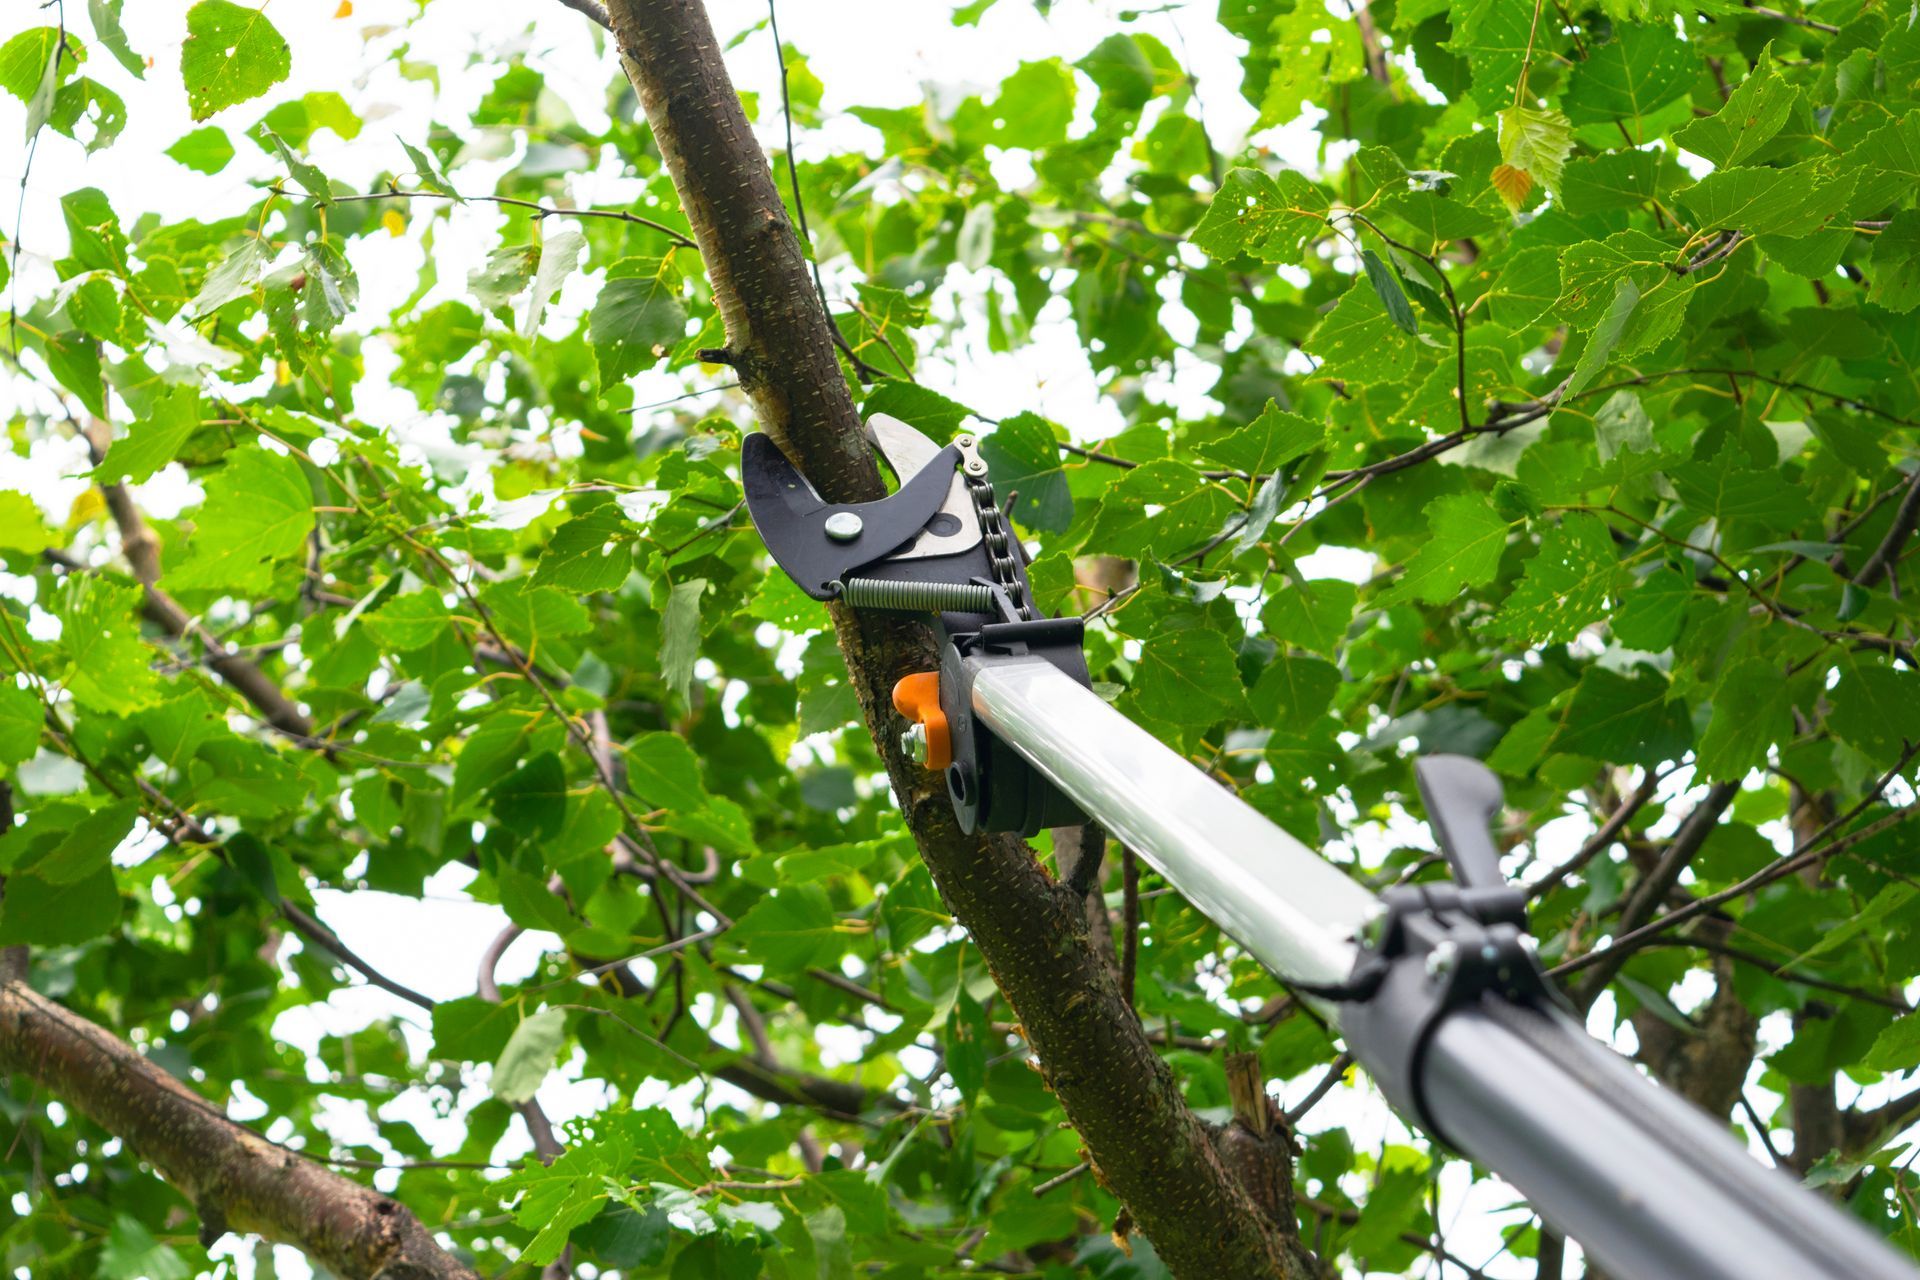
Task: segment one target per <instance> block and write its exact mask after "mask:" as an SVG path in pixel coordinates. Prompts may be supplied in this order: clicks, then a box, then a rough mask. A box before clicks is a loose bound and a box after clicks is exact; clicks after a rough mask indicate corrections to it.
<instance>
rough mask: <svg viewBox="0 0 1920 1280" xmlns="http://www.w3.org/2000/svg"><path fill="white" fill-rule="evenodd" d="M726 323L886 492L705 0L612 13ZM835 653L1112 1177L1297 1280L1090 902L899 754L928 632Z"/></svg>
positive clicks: (842, 491)
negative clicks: (1128, 991) (897, 712)
mask: <svg viewBox="0 0 1920 1280" xmlns="http://www.w3.org/2000/svg"><path fill="white" fill-rule="evenodd" d="M608 16H609V17H610V18H611V20H612V25H613V30H614V34H615V36H616V38H617V40H618V41H619V45H620V48H621V50H622V53H623V55H624V59H625V66H626V70H627V75H628V77H629V78H630V79H631V80H632V81H633V85H634V88H635V89H636V90H637V91H638V93H639V96H640V103H641V106H642V108H643V109H644V110H645V112H646V116H647V119H648V121H649V122H650V123H651V124H652V126H653V132H654V137H655V140H656V141H657V143H658V144H659V147H660V150H661V154H662V155H663V156H664V157H665V158H666V162H667V168H668V171H669V173H670V174H671V175H672V178H673V182H674V186H675V188H676V189H677V190H678V191H679V193H680V200H681V204H682V207H683V208H684V209H685V211H686V214H687V218H688V221H689V222H690V223H691V224H692V226H693V230H694V236H695V238H696V239H697V240H698V242H699V245H700V252H701V255H702V257H703V259H704V260H705V263H706V268H707V274H708V278H709V279H710V280H711V281H712V284H713V289H714V295H715V300H716V302H717V304H718V306H719V309H720V312H721V315H722V316H723V317H724V318H725V320H726V325H727V357H728V360H729V362H730V363H732V364H733V365H734V367H735V368H736V369H738V371H739V373H740V381H741V385H742V386H743V387H744V388H745V389H746V391H747V393H748V394H749V395H750V396H751V397H752V401H753V404H754V409H755V412H756V414H757V416H758V417H759V420H760V423H761V425H762V426H763V427H764V428H765V429H766V431H767V433H768V434H769V435H770V436H772V437H773V439H774V440H775V441H776V442H777V443H778V444H780V445H781V447H782V448H783V449H785V450H786V452H787V454H788V456H789V457H791V458H792V459H793V460H794V463H795V465H796V466H798V467H799V468H800V470H801V471H802V472H803V473H804V474H805V475H806V477H807V478H808V480H810V481H811V482H812V483H813V485H814V487H815V488H816V489H817V490H818V491H819V492H820V493H821V495H822V496H824V497H826V498H827V499H829V500H830V501H837V502H849V501H863V500H869V499H872V498H875V497H878V496H880V495H881V494H882V493H883V492H884V488H883V486H882V484H881V481H880V475H879V470H878V468H877V466H876V465H875V463H874V459H873V456H872V453H871V451H870V450H869V448H868V446H867V444H866V442H865V440H864V438H863V436H862V434H861V426H860V419H859V414H858V411H857V410H856V409H855V407H854V404H853V399H852V397H851V395H850V394H849V392H848V389H847V384H846V379H845V377H844V375H843V374H842V373H841V371H840V366H839V362H838V360H837V359H836V357H835V355H834V347H833V338H832V331H831V330H830V329H829V327H828V326H829V321H828V318H827V316H826V315H825V313H824V312H823V310H822V308H821V305H820V301H819V298H818V296H817V295H816V293H815V291H814V288H813V283H812V280H811V279H810V277H809V275H808V272H807V268H806V258H805V255H804V253H803V252H802V250H801V247H800V244H799V241H798V239H797V238H796V236H795V234H794V229H793V227H792V225H791V224H790V222H789V219H788V217H787V213H786V209H785V207H784V206H783V205H782V204H781V201H780V197H779V194H778V192H777V190H776V188H775V186H774V182H773V177H772V174H771V172H770V170H769V169H768V166H767V160H766V156H765V154H764V153H763V152H762V151H761V150H760V146H759V144H758V142H757V141H756V140H755V139H754V136H753V133H752V131H751V129H750V128H749V126H748V124H747V119H746V114H745V112H744V111H742V109H741V106H740V101H739V98H738V96H737V95H736V94H735V92H734V89H733V85H732V83H731V81H730V80H729V79H728V76H727V72H726V67H725V64H724V63H723V62H722V60H721V57H720V49H719V46H718V44H717V43H716V42H715V40H714V37H713V31H712V28H711V26H710V25H709V24H708V22H707V16H706V13H705V11H704V10H703V8H702V7H701V5H700V3H699V2H698V0H614V2H613V3H612V4H610V5H609V6H608ZM834 620H835V626H836V628H837V631H838V635H839V640H840V647H841V650H842V652H843V653H844V654H845V655H846V659H847V668H848V672H849V675H850V677H851V680H852V683H853V686H854V688H855V690H856V691H857V693H858V695H859V698H860V703H861V706H862V708H863V710H864V711H865V713H866V718H867V724H868V727H869V728H870V729H871V730H872V731H873V735H874V741H875V744H876V745H877V747H878V749H879V751H880V753H881V757H882V759H884V760H885V761H886V765H887V772H888V776H889V777H890V779H891V780H892V783H893V788H894V793H895V795H896V796H897V797H899V800H900V805H901V809H902V811H903V812H904V813H905V815H906V819H907V824H908V826H909V827H910V828H911V830H912V831H913V834H914V838H915V839H916V841H917V842H918V844H919V847H920V851H921V855H922V856H923V857H924V858H925V859H926V862H927V865H928V867H929V868H930V869H931V871H932V872H933V877H934V880H935V883H936V884H937V885H938V886H939V888H940V892H941V894H942V896H943V897H944V899H945V900H946V903H947V905H948V906H949V907H950V908H951V909H952V911H953V913H954V915H955V917H956V918H957V919H958V920H959V921H960V922H961V924H963V925H964V926H966V928H967V930H968V932H969V933H970V934H971V935H972V937H973V940H974V943H975V944H976V945H977V946H978V947H979V948H980V952H981V954H982V955H983V956H984V957H985V958H986V961H987V964H988V966H989V968H990V969H991V970H992V972H993V975H994V980H995V981H996V982H997V983H998V984H999V986H1000V989H1001V991H1003V992H1004V993H1005V994H1006V996H1007V998H1008V1000H1009V1001H1011V1002H1012V1004H1013V1007H1014V1008H1015V1010H1016V1011H1018V1013H1019V1015H1020V1019H1021V1024H1022V1027H1023V1029H1024V1031H1025V1033H1026V1036H1027V1038H1028V1040H1029V1042H1030V1043H1031V1044H1032V1045H1033V1047H1034V1049H1035V1051H1036V1052H1037V1054H1038V1055H1039V1058H1040V1061H1041V1063H1042V1067H1043V1070H1044V1072H1045V1074H1046V1078H1047V1080H1048V1082H1049V1084H1050V1085H1051V1086H1052V1088H1053V1089H1054V1091H1055V1093H1056V1094H1057V1096H1058V1097H1059V1098H1060V1101H1061V1104H1062V1105H1063V1106H1064V1107H1065V1109H1066V1112H1067V1115H1068V1117H1069V1118H1070V1119H1071V1120H1072V1122H1073V1124H1074V1126H1075V1127H1076V1128H1077V1129H1078V1130H1079V1131H1080V1134H1081V1137H1082V1138H1083V1139H1084V1140H1085V1142H1086V1145H1087V1150H1088V1151H1089V1153H1090V1154H1091V1156H1092V1158H1093V1162H1094V1164H1095V1165H1096V1166H1097V1167H1098V1169H1099V1171H1100V1175H1101V1177H1102V1179H1103V1180H1104V1182H1105V1183H1106V1185H1108V1186H1109V1187H1111V1188H1112V1189H1113V1191H1114V1192H1115V1194H1117V1195H1118V1196H1119V1197H1120V1199H1121V1200H1122V1201H1123V1202H1124V1203H1125V1205H1126V1206H1127V1209H1128V1212H1129V1213H1130V1215H1131V1217H1132V1219H1133V1222H1134V1223H1135V1224H1136V1225H1137V1226H1138V1227H1139V1228H1140V1229H1141V1230H1142V1231H1144V1232H1145V1233H1146V1234H1147V1236H1148V1237H1149V1238H1150V1239H1151V1240H1152V1241H1153V1243H1154V1246H1155V1248H1156V1250H1157V1251H1158V1252H1159V1254H1160V1257H1161V1258H1162V1259H1163V1260H1164V1261H1165V1262H1166V1263H1167V1265H1168V1266H1169V1267H1170V1268H1171V1269H1172V1270H1173V1272H1174V1273H1175V1274H1176V1275H1178V1276H1182V1277H1186V1278H1187V1280H1197V1278H1199V1277H1207V1278H1208V1280H1216V1278H1217V1280H1231V1278H1237V1277H1248V1278H1252V1277H1262V1278H1271V1277H1280V1276H1291V1275H1295V1274H1299V1272H1300V1271H1301V1264H1300V1258H1301V1256H1302V1254H1301V1252H1300V1250H1299V1245H1298V1240H1297V1237H1296V1227H1295V1224H1294V1223H1292V1222H1277V1221H1274V1220H1273V1219H1270V1218H1268V1217H1266V1216H1265V1215H1264V1214H1262V1213H1261V1212H1260V1210H1259V1209H1258V1207H1257V1206H1256V1205H1255V1204H1254V1203H1253V1201H1252V1200H1251V1199H1250V1198H1249V1197H1248V1195H1247V1194H1246V1193H1245V1191H1243V1190H1242V1188H1241V1187H1240V1185H1239V1184H1238V1183H1237V1182H1236V1181H1235V1180H1234V1178H1233V1177H1232V1175H1231V1174H1230V1173H1229V1172H1228V1171H1227V1169H1226V1168H1225V1167H1224V1166H1223V1165H1222V1163H1221V1161H1220V1159H1219V1157H1218V1155H1217V1154H1216V1152H1215V1151H1214V1148H1213V1144H1212V1143H1211V1142H1210V1141H1209V1138H1208V1133H1207V1129H1206V1126H1205V1125H1203V1124H1202V1123H1201V1122H1200V1120H1199V1119H1198V1118H1197V1117H1196V1116H1195V1115H1194V1114H1193V1113H1192V1111H1191V1110H1190V1109H1189V1108H1188V1107H1187V1105H1186V1103H1185V1101H1184V1099H1183V1098H1182V1097H1181V1095H1180V1091H1179V1088H1178V1086H1177V1084H1176V1083H1175V1081H1174V1079H1173V1077H1172V1075H1171V1073H1170V1072H1169V1071H1168V1070H1167V1068H1166V1067H1165V1065H1164V1064H1162V1063H1161V1061H1160V1059H1159V1057H1158V1056H1157V1055H1156V1054H1155V1053H1154V1052H1153V1049H1152V1046H1151V1045H1149V1044H1148V1042H1147V1039H1146V1036H1145V1034H1144V1032H1143V1031H1142V1029H1141V1027H1140V1024H1139V1022H1138V1020H1137V1019H1136V1018H1135V1017H1134V1016H1133V1011H1132V1009H1131V1008H1130V1007H1129V1006H1128V1004H1127V1002H1126V1001H1125V1000H1124V999H1123V998H1122V997H1121V994H1120V990H1119V986H1118V984H1117V982H1116V979H1115V973H1114V968H1113V965H1112V963H1111V961H1110V960H1109V959H1108V957H1107V956H1106V955H1105V954H1102V953H1101V952H1100V951H1099V950H1097V949H1096V948H1095V946H1094V945H1093V943H1092V941H1091V939H1090V938H1089V934H1088V924H1087V915H1086V911H1085V907H1084V904H1083V902H1082V901H1081V900H1080V899H1079V898H1078V897H1077V896H1076V895H1075V894H1074V893H1073V892H1072V891H1071V890H1069V889H1068V888H1067V887H1066V886H1064V885H1062V884H1059V883H1057V882H1056V881H1054V880H1053V879H1052V878H1051V877H1050V876H1049V875H1048V874H1047V873H1046V871H1045V870H1044V869H1043V868H1042V867H1041V866H1040V864H1039V863H1038V862H1037V861H1036V860H1035V859H1034V857H1033V855H1032V853H1031V852H1030V851H1029V850H1028V849H1027V847H1026V845H1025V844H1024V843H1022V842H1021V841H1019V840H1016V839H1012V838H1009V837H1005V836H998V837H990V838H977V837H971V836H967V835H965V834H964V833H962V832H961V830H960V829H959V826H958V825H957V823H956V822H955V821H954V817H953V811H952V808H951V806H950V805H949V804H948V802H947V799H946V794H945V788H944V787H943V786H942V785H941V783H940V780H939V778H938V777H936V776H934V775H931V774H928V773H927V772H926V771H924V770H922V769H919V768H917V767H916V766H914V765H913V764H911V763H910V762H909V761H907V760H906V759H905V758H903V757H902V756H901V755H900V754H899V751H898V749H897V746H896V743H895V730H896V726H895V724H894V721H893V713H892V710H891V704H890V699H889V694H890V691H891V689H892V686H893V683H894V681H895V680H896V679H898V678H899V677H900V676H902V675H905V674H907V673H909V672H913V671H926V670H931V669H932V668H933V667H934V666H935V661H934V652H933V647H932V638H931V635H930V633H929V631H928V629H927V628H926V627H925V626H924V625H922V624H920V623H918V622H913V621H908V620H904V619H902V618H899V617H897V616H894V615H884V614H858V615H856V614H854V613H852V612H850V611H848V610H845V609H836V610H835V617H834Z"/></svg>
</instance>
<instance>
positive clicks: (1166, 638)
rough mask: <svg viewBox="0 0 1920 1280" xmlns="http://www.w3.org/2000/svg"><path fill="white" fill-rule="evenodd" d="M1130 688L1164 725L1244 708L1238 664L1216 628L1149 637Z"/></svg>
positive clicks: (1213, 719)
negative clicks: (1213, 629) (1214, 629)
mask: <svg viewBox="0 0 1920 1280" xmlns="http://www.w3.org/2000/svg"><path fill="white" fill-rule="evenodd" d="M1131 688H1132V692H1133V700H1134V703H1135V705H1136V706H1138V707H1139V708H1140V711H1141V713H1142V714H1143V715H1147V716H1150V717H1152V718H1153V719H1155V720H1159V721H1162V722H1164V723H1166V724H1174V725H1196V726H1204V725H1211V724H1215V723H1217V722H1218V721H1220V720H1224V719H1227V718H1228V717H1231V716H1236V715H1245V714H1246V712H1247V709H1248V708H1247V694H1246V689H1245V688H1244V687H1243V686H1242V685H1241V683H1240V667H1239V664H1238V663H1237V662H1235V661H1234V657H1233V650H1232V649H1229V648H1228V647H1227V642H1226V641H1225V640H1224V639H1222V638H1221V636H1220V634H1219V633H1218V632H1215V631H1207V630H1201V629H1198V628H1192V629H1188V630H1184V631H1169V632H1165V633H1162V634H1160V635H1156V636H1154V637H1153V638H1151V639H1150V640H1148V641H1147V643H1146V644H1145V645H1144V646H1142V648H1141V652H1140V661H1139V662H1138V663H1137V664H1136V666H1135V668H1134V676H1133V683H1132V686H1131Z"/></svg>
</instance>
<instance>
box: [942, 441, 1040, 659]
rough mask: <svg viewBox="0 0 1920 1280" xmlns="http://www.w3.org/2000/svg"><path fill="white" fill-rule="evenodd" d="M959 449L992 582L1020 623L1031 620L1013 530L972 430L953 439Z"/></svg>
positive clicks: (1030, 608) (961, 468)
mask: <svg viewBox="0 0 1920 1280" xmlns="http://www.w3.org/2000/svg"><path fill="white" fill-rule="evenodd" d="M953 443H954V445H955V446H956V447H958V448H959V450H960V470H961V473H962V474H963V475H965V476H966V480H967V496H968V497H970V498H972V499H973V510H974V514H975V515H976V516H978V517H979V520H980V536H981V538H982V539H983V540H984V541H985V542H986V544H987V563H988V565H989V566H991V568H992V570H993V581H994V583H995V585H997V586H998V587H999V588H1000V589H1001V590H1002V591H1004V592H1006V593H1007V602H1008V603H1009V604H1011V605H1012V606H1013V611H1014V613H1016V614H1017V615H1019V618H1020V620H1021V621H1022V622H1032V621H1033V616H1034V615H1033V602H1032V601H1031V600H1029V599H1028V598H1027V585H1026V582H1025V580H1024V579H1022V578H1021V576H1020V562H1019V561H1018V560H1016V559H1014V557H1015V556H1016V555H1017V554H1018V549H1017V548H1015V547H1014V545H1013V531H1012V529H1011V528H1010V527H1009V526H1008V524H1007V519H1006V517H1005V516H1004V515H1002V514H1001V512H1000V507H999V505H998V502H997V500H996V499H995V497H994V492H993V484H992V482H991V481H989V480H988V479H987V462H986V459H985V458H982V457H981V456H980V449H979V441H978V439H977V438H976V437H975V436H974V435H973V434H972V433H971V432H962V433H961V434H960V435H957V436H955V437H954V438H953Z"/></svg>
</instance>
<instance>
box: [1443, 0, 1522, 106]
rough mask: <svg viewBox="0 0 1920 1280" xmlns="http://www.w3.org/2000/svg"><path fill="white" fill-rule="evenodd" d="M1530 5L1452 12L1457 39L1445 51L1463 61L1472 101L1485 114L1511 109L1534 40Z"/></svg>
mask: <svg viewBox="0 0 1920 1280" xmlns="http://www.w3.org/2000/svg"><path fill="white" fill-rule="evenodd" d="M1533 14H1534V9H1533V5H1532V4H1531V3H1529V0H1465V2H1464V3H1462V4H1458V5H1455V6H1453V7H1452V10H1451V18H1452V26H1453V38H1452V39H1451V40H1449V41H1448V42H1447V44H1446V46H1445V47H1446V49H1447V50H1448V51H1450V52H1451V53H1453V54H1454V55H1455V56H1457V57H1459V58H1460V59H1461V60H1463V61H1464V62H1465V63H1466V64H1467V66H1468V68H1469V69H1470V72H1471V75H1472V80H1473V88H1472V91H1471V92H1472V94H1473V100H1474V101H1475V102H1477V103H1479V104H1480V107H1481V110H1482V111H1484V112H1489V113H1490V112H1493V111H1497V110H1500V109H1502V108H1504V107H1508V106H1511V105H1512V104H1513V100H1514V91H1515V86H1516V84H1517V82H1518V81H1519V79H1520V73H1521V69H1522V68H1523V67H1525V66H1526V65H1527V58H1528V54H1529V51H1530V50H1531V49H1532V48H1533V41H1534V35H1535V31H1534V22H1533Z"/></svg>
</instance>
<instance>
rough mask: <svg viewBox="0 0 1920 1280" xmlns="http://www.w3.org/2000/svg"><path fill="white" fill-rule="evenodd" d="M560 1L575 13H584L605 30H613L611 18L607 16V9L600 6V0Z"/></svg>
mask: <svg viewBox="0 0 1920 1280" xmlns="http://www.w3.org/2000/svg"><path fill="white" fill-rule="evenodd" d="M560 3H561V4H563V5H565V6H567V8H569V9H572V10H573V11H574V12H575V13H584V14H586V15H587V16H588V17H589V18H592V19H593V20H594V21H595V22H597V23H599V24H600V25H601V26H603V27H605V28H606V29H607V30H609V31H611V30H613V20H612V19H611V18H609V17H607V11H606V10H605V9H603V8H602V7H601V6H600V0H560Z"/></svg>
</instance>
